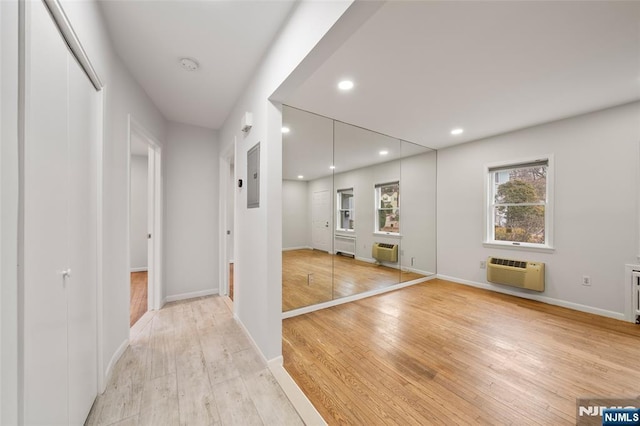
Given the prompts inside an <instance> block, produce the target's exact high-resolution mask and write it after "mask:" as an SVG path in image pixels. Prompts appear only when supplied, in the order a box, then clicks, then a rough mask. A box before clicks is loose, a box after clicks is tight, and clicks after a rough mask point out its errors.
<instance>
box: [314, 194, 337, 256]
mask: <svg viewBox="0 0 640 426" xmlns="http://www.w3.org/2000/svg"><path fill="white" fill-rule="evenodd" d="M323 192H326V193H327V206H326V209H323V208H321V209H317V208H316V205H315V199H314V198H315V194H320V193H323ZM332 206H333V201H332V191H331V189H319V190H316V191H313V192H312V193H311V227H312V229H311V247H312V248H313V249H314V250H321V251H326V252H327V253H331V254H333V244H332V241H331V239H332V235H333V233H334V229H333V216H332V213H331V212H332V211H333V208H332ZM318 213H322V216H324V215H327V216H326V220H325V219H324V218H323V221H324V222H326V223H327V224H326V225H325V228H326V230H324V229H323V233H326V235H325V236H326V238H327V243H326V248H324V247H321V245H322V244H317V242H318V241H317V240H316V239H315V238H314V236H315V232H314V231H315V229H316V227H315V225H316V224H315V222H316V221H315V220H314V215H315V214H318Z"/></svg>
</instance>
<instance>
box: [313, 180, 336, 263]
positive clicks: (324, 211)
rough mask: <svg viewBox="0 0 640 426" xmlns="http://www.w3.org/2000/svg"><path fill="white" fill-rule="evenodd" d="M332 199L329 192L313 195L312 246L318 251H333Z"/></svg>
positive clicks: (318, 192)
mask: <svg viewBox="0 0 640 426" xmlns="http://www.w3.org/2000/svg"><path fill="white" fill-rule="evenodd" d="M330 202H331V197H330V193H329V191H328V190H324V191H316V192H314V193H313V200H312V203H311V222H312V231H311V232H312V236H311V240H312V245H313V248H314V249H316V250H322V251H326V252H329V251H331V244H330V243H331V231H332V229H331V228H332V227H331V224H330V223H331V205H330Z"/></svg>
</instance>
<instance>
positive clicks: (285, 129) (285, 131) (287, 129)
mask: <svg viewBox="0 0 640 426" xmlns="http://www.w3.org/2000/svg"><path fill="white" fill-rule="evenodd" d="M290 131H291V129H289V128H288V127H287V126H282V133H289V132H290Z"/></svg>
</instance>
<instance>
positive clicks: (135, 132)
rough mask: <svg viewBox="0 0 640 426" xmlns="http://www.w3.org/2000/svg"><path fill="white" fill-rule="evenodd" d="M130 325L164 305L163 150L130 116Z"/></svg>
mask: <svg viewBox="0 0 640 426" xmlns="http://www.w3.org/2000/svg"><path fill="white" fill-rule="evenodd" d="M129 153H130V155H129V256H128V260H129V276H130V284H129V286H130V309H129V325H130V326H131V327H132V326H133V325H134V324H135V323H136V322H137V321H138V320H139V319H140V318H141V317H142V316H143V315H144V314H145V313H146V312H147V311H150V310H155V309H159V308H160V307H161V303H160V300H161V297H160V295H161V291H160V289H161V283H160V270H161V269H160V259H161V257H160V241H161V235H160V233H161V226H160V224H161V216H160V214H161V208H160V206H161V205H162V204H161V203H162V201H161V199H160V197H161V186H160V185H161V181H160V177H161V174H160V164H161V150H160V147H159V145H158V144H157V143H156V142H155V141H154V139H152V137H151V136H150V135H149V134H148V132H147V131H146V130H145V129H144V128H143V127H142V126H140V125H139V124H137V123H136V122H135V120H134V119H133V118H132V117H131V116H130V117H129Z"/></svg>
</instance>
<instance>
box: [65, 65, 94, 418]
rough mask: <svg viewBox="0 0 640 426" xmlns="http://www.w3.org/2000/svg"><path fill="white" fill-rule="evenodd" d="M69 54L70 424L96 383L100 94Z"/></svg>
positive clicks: (82, 414) (85, 408)
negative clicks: (97, 196)
mask: <svg viewBox="0 0 640 426" xmlns="http://www.w3.org/2000/svg"><path fill="white" fill-rule="evenodd" d="M67 57H68V82H69V86H68V100H69V103H68V116H67V123H68V136H69V160H68V161H69V162H68V164H69V183H68V188H69V213H68V215H69V216H68V217H69V224H70V226H69V236H68V241H69V268H70V269H71V271H72V276H71V279H70V285H69V286H67V305H68V347H69V424H72V425H81V424H84V421H85V419H86V418H87V415H88V414H89V410H90V409H91V405H92V404H93V401H94V399H95V397H96V393H97V389H98V383H97V381H98V375H97V340H96V261H97V259H96V257H97V241H96V238H97V234H96V230H97V223H96V221H97V211H96V209H97V202H96V201H97V200H96V192H95V190H96V187H97V182H96V175H95V173H96V163H97V152H96V149H97V143H96V140H97V139H96V138H97V136H98V135H97V130H98V114H99V109H98V95H97V93H96V90H95V88H94V87H93V85H92V84H91V82H90V81H89V79H88V78H87V76H86V75H85V74H84V71H82V69H81V68H80V65H78V63H77V62H76V61H75V58H73V57H72V56H71V55H70V54H69V55H67Z"/></svg>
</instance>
